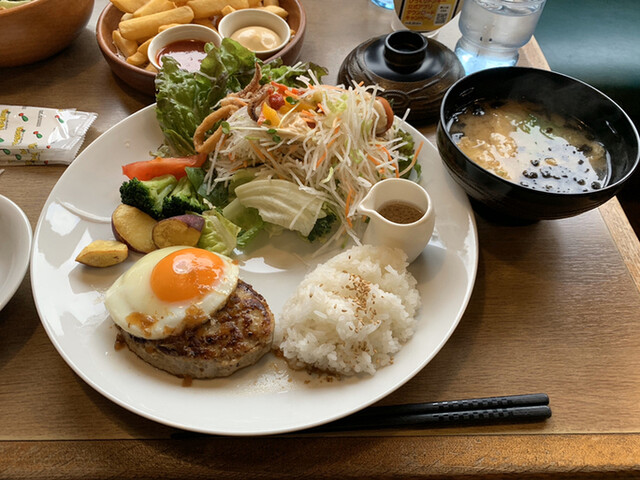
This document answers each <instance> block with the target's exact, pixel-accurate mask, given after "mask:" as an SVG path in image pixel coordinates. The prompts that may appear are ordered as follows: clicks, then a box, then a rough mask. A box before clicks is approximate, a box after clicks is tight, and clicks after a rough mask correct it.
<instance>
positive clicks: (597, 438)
mask: <svg viewBox="0 0 640 480" xmlns="http://www.w3.org/2000/svg"><path fill="white" fill-rule="evenodd" d="M105 4H106V0H98V1H96V7H95V12H94V15H93V17H92V20H91V22H90V24H89V25H88V26H87V28H86V29H85V30H84V31H83V32H82V34H81V35H80V37H79V38H78V39H77V40H76V41H75V42H74V43H73V45H72V46H71V47H69V48H68V49H66V50H65V51H63V52H62V53H60V54H58V55H56V56H54V57H53V58H50V59H48V60H45V61H42V62H40V63H37V64H34V65H29V66H25V67H19V68H11V69H0V102H2V103H4V104H18V105H23V104H28V105H34V106H49V107H75V108H77V109H79V110H84V111H91V112H97V113H98V114H99V117H98V119H97V120H96V122H95V123H94V125H93V126H92V128H91V129H90V130H89V132H88V135H87V142H86V143H85V145H87V144H88V143H89V142H91V141H92V140H94V139H96V138H97V137H98V136H99V135H100V134H102V133H103V132H105V131H106V130H107V129H108V128H109V127H111V126H112V125H114V124H115V123H117V122H118V121H120V120H122V119H123V118H125V117H127V116H128V115H130V114H132V113H134V112H136V111H137V110H139V109H140V108H142V107H144V106H146V105H148V104H149V103H151V102H152V101H153V99H152V98H148V97H145V96H144V95H141V94H138V93H136V92H135V91H133V90H131V89H129V88H128V87H127V86H126V85H124V84H122V83H121V82H120V81H119V80H118V79H116V78H115V77H114V76H113V75H112V74H111V72H110V70H109V67H108V66H107V64H106V63H105V62H104V60H103V58H102V56H101V54H100V51H99V49H98V46H97V43H96V40H95V34H94V27H95V22H96V20H97V16H98V14H99V12H100V10H101V9H102V8H103V7H104V5H105ZM303 4H304V6H305V8H306V10H307V14H308V22H309V23H308V31H307V36H306V41H305V46H304V49H303V52H302V59H304V60H310V61H314V62H316V63H319V64H322V65H326V66H328V67H329V68H330V71H331V75H330V76H329V79H328V81H329V82H333V81H335V76H336V73H337V70H338V67H339V64H340V62H341V61H342V59H343V58H344V56H345V55H346V54H347V53H348V52H349V51H350V50H351V49H352V48H354V47H355V46H356V45H357V44H359V43H360V42H362V41H364V40H366V39H367V38H369V37H372V36H374V35H377V34H381V33H385V32H388V31H390V29H389V21H390V19H391V13H390V12H388V11H385V10H383V9H381V8H379V7H376V6H374V5H373V4H371V3H370V1H368V0H357V2H355V1H354V2H353V3H352V2H348V5H349V6H348V7H347V6H346V5H347V2H341V1H340V0H324V1H322V2H321V1H318V0H315V1H314V0H303ZM356 4H357V5H356ZM349 18H352V19H353V20H352V21H350V22H348V23H349V24H348V25H346V24H345V21H346V20H347V19H349ZM337 39H339V41H337ZM521 63H522V64H524V65H533V66H537V67H542V68H546V62H545V60H544V58H543V57H542V54H541V52H540V50H539V48H538V47H537V44H536V43H535V41H532V42H530V43H529V44H528V45H527V46H526V47H525V48H524V49H523V51H522V55H521ZM422 131H423V132H424V133H425V134H426V135H427V136H428V137H429V138H433V132H434V128H433V127H428V128H423V129H422ZM63 171H64V167H61V166H43V167H6V170H5V172H4V173H3V174H2V175H0V193H1V194H2V195H5V196H7V197H9V198H11V199H12V200H13V201H15V202H16V203H17V204H18V205H19V206H20V207H21V208H22V209H23V210H24V211H25V213H26V214H27V215H28V217H29V219H30V221H31V225H32V226H33V227H35V224H36V222H37V220H38V216H39V214H40V211H41V209H42V207H43V205H44V202H45V200H46V198H47V196H48V194H49V192H50V190H51V188H52V187H53V186H54V184H55V183H56V181H57V179H58V178H59V176H60V175H61V174H62V173H63ZM476 218H477V225H478V233H479V244H480V255H479V267H478V275H477V280H476V284H475V288H474V291H473V295H472V298H471V301H470V303H469V306H468V308H467V310H466V313H465V314H464V316H463V318H462V320H461V322H460V325H459V326H458V328H457V329H456V331H455V332H454V334H453V336H452V337H451V339H450V340H449V341H448V342H447V344H446V345H445V346H444V348H443V349H442V350H441V351H440V353H438V355H437V356H436V357H435V359H434V360H433V361H431V362H430V363H429V364H428V365H427V366H426V367H425V368H424V369H423V370H422V371H421V372H420V373H419V374H418V375H416V376H415V378H413V379H412V380H411V381H410V382H408V383H407V384H406V385H404V386H403V387H401V388H400V389H399V390H397V391H395V392H394V393H392V394H391V395H389V396H388V397H386V398H385V399H384V400H382V401H381V402H379V403H380V404H381V405H382V404H400V403H410V402H424V401H440V400H452V399H462V398H473V397H485V396H493V395H503V394H515V393H533V392H546V393H547V394H549V397H550V399H551V407H552V409H553V416H552V418H550V419H549V420H547V421H546V422H542V423H535V424H516V425H500V426H475V427H468V428H460V427H458V428H441V429H426V428H404V429H391V430H372V431H366V432H364V431H360V432H344V433H324V434H320V433H308V432H298V433H292V434H287V435H279V436H271V437H260V438H230V437H216V436H204V435H198V434H192V433H189V432H184V431H180V430H177V429H174V428H170V427H166V426H163V425H160V424H157V423H154V422H152V421H149V420H146V419H144V418H142V417H139V416H137V415H135V414H133V413H131V412H129V411H127V410H125V409H123V408H121V407H119V406H118V405H116V404H114V403H112V402H111V401H109V400H108V399H106V398H105V397H103V396H102V395H100V394H99V393H97V392H96V391H94V390H93V389H92V388H91V387H90V386H88V385H87V384H86V383H85V382H84V381H83V380H81V379H80V378H79V377H78V376H76V374H75V373H73V371H72V370H71V368H70V367H69V366H67V364H66V363H65V362H64V360H63V359H62V357H61V356H60V355H59V354H58V353H57V351H56V350H55V348H54V347H53V345H52V343H51V341H50V340H49V338H48V337H47V335H46V333H45V331H44V329H43V327H42V325H41V323H40V320H39V318H38V314H37V312H36V309H35V306H34V300H33V297H32V294H31V285H30V278H29V275H28V274H27V276H26V278H25V279H24V281H23V283H22V285H21V286H20V288H19V290H18V292H17V293H16V295H15V296H14V298H13V299H12V300H11V301H10V302H9V303H8V304H7V306H6V307H5V308H4V309H3V310H2V311H1V312H0V418H1V419H2V422H1V424H0V425H1V426H0V478H6V479H10V478H65V479H71V478H150V477H163V478H174V477H175V478H178V477H179V478H203V477H205V476H206V477H214V476H215V477H218V478H223V477H225V478H248V477H287V478H297V477H302V476H304V475H307V476H313V477H323V478H341V477H343V478H344V477H366V478H401V477H432V478H448V477H450V478H467V477H478V478H483V477H484V478H505V477H508V478H542V477H547V478H565V477H566V478H583V477H584V478H602V477H603V476H605V475H609V476H621V477H625V478H626V477H629V476H634V475H637V476H640V401H639V400H640V291H639V287H640V245H639V243H638V239H637V238H636V237H635V235H634V234H633V231H632V230H631V228H630V227H629V224H628V222H627V220H626V217H625V216H624V213H623V212H622V210H621V209H620V206H619V204H618V203H617V200H616V199H613V200H611V201H610V202H609V203H608V204H606V205H605V206H603V207H601V208H599V209H597V210H593V211H591V212H587V213H585V214H582V215H579V216H577V217H574V218H570V219H565V220H557V221H546V222H539V223H535V224H532V225H528V226H519V227H508V226H503V225H498V224H494V223H491V222H490V221H488V220H486V219H484V218H482V217H481V216H478V215H476ZM0 248H2V246H0Z"/></svg>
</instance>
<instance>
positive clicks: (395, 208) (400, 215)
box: [378, 201, 425, 224]
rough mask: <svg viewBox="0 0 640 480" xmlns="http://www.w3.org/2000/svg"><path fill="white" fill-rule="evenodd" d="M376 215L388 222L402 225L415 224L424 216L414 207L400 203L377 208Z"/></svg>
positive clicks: (391, 203) (396, 202)
mask: <svg viewBox="0 0 640 480" xmlns="http://www.w3.org/2000/svg"><path fill="white" fill-rule="evenodd" d="M378 213H379V214H380V215H382V216H383V217H384V218H386V219H387V220H389V221H390V222H393V223H402V224H406V223H413V222H417V221H418V220H420V219H421V218H422V216H423V215H424V214H425V212H424V211H422V210H420V209H419V208H418V207H416V206H415V205H412V204H411V203H407V202H401V201H393V202H387V203H385V204H384V205H382V206H381V207H380V208H378Z"/></svg>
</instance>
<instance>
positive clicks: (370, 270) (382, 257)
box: [274, 245, 420, 375]
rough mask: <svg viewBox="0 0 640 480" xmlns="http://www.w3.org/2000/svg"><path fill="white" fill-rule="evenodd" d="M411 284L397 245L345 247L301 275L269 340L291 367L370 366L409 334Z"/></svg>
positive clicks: (413, 302) (414, 305)
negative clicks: (299, 281) (298, 283)
mask: <svg viewBox="0 0 640 480" xmlns="http://www.w3.org/2000/svg"><path fill="white" fill-rule="evenodd" d="M416 284H417V282H416V279H415V278H414V277H413V275H411V274H410V273H409V272H408V271H407V256H406V254H405V253H404V252H403V251H402V250H400V249H397V248H389V247H374V246H369V245H363V246H356V247H352V248H351V249H349V250H347V251H345V252H343V253H341V254H339V255H337V256H335V257H333V258H332V259H330V260H329V261H328V262H326V263H324V264H321V265H318V267H316V269H315V270H313V271H312V272H311V273H309V274H308V275H307V276H306V277H305V278H304V280H303V281H302V283H301V284H300V286H299V287H298V290H297V291H296V293H295V294H294V295H293V296H292V297H291V298H290V299H289V300H287V302H286V304H285V306H284V311H283V314H282V315H281V318H280V321H279V322H276V329H275V339H274V345H279V349H280V351H281V352H282V354H283V355H284V357H285V358H286V359H287V361H288V362H289V363H290V365H291V366H292V367H294V368H311V369H318V370H322V371H325V372H330V373H335V374H341V375H355V374H358V373H367V374H374V373H375V372H376V370H377V369H378V368H380V367H384V366H385V365H388V364H389V363H391V362H392V361H393V354H395V353H396V352H398V351H399V350H400V348H401V347H402V344H404V343H405V342H406V341H407V340H409V339H410V338H411V337H412V336H413V333H414V331H415V326H416V319H415V314H416V311H417V310H418V308H419V307H420V295H419V293H418V290H417V289H416Z"/></svg>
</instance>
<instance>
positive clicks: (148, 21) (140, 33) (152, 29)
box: [119, 6, 193, 41]
mask: <svg viewBox="0 0 640 480" xmlns="http://www.w3.org/2000/svg"><path fill="white" fill-rule="evenodd" d="M191 20H193V10H191V9H190V8H189V7H187V6H185V7H177V8H174V9H171V10H165V11H164V12H158V13H152V14H151V15H145V16H143V17H135V18H132V19H131V20H125V21H124V22H120V26H119V30H120V35H122V36H123V37H124V38H126V39H128V40H136V41H145V40H147V39H149V38H151V37H153V36H154V35H155V34H156V33H158V28H160V27H161V26H162V25H166V24H167V23H190V22H191Z"/></svg>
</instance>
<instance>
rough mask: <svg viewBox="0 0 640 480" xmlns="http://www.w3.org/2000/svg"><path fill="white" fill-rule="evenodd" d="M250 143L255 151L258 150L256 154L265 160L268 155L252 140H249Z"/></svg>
mask: <svg viewBox="0 0 640 480" xmlns="http://www.w3.org/2000/svg"><path fill="white" fill-rule="evenodd" d="M249 145H251V148H252V149H253V151H254V152H256V155H257V156H258V158H259V159H260V160H262V161H263V162H264V161H265V158H266V157H265V156H264V154H263V153H262V152H261V151H260V149H259V148H258V147H256V145H255V144H254V143H253V142H252V141H251V140H249Z"/></svg>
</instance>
